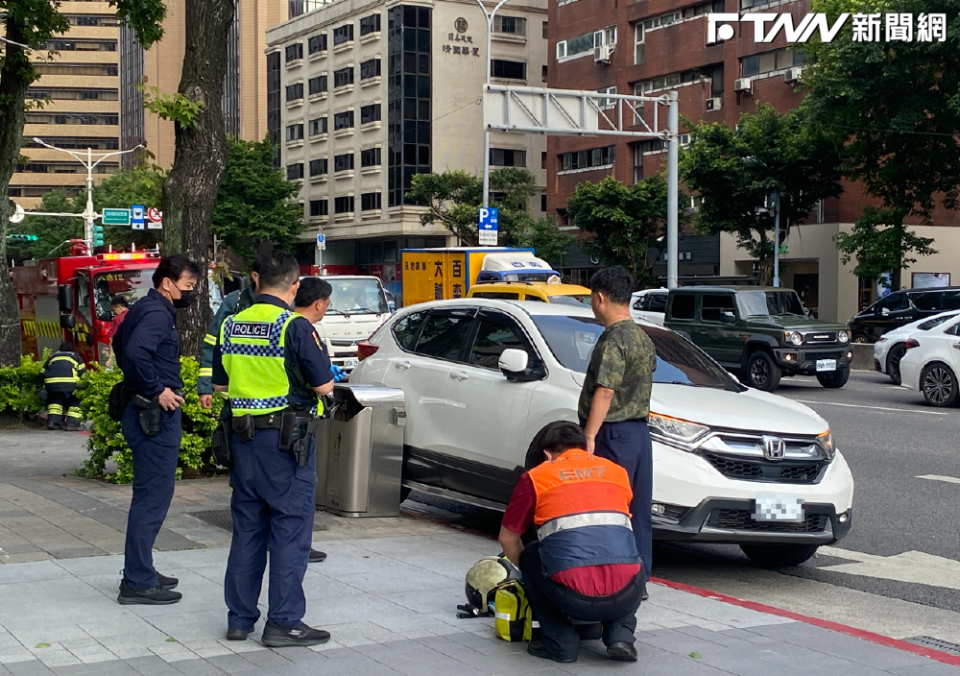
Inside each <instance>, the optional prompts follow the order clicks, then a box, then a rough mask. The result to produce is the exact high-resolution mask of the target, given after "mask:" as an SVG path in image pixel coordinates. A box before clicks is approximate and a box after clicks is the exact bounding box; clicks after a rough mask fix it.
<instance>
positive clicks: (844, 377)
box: [817, 368, 850, 390]
mask: <svg viewBox="0 0 960 676" xmlns="http://www.w3.org/2000/svg"><path fill="white" fill-rule="evenodd" d="M817 380H819V381H820V384H821V385H823V386H824V387H826V388H829V389H831V390H835V389H838V388H840V387H843V386H844V385H846V384H847V381H848V380H850V369H849V368H845V369H843V370H842V371H834V372H833V373H818V374H817Z"/></svg>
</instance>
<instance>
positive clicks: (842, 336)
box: [837, 331, 882, 343]
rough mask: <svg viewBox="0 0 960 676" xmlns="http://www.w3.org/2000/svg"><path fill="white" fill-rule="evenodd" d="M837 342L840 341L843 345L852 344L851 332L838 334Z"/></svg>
mask: <svg viewBox="0 0 960 676" xmlns="http://www.w3.org/2000/svg"><path fill="white" fill-rule="evenodd" d="M837 340H839V341H840V342H841V343H849V342H850V332H849V331H841V332H840V333H838V334H837ZM881 340H882V338H881Z"/></svg>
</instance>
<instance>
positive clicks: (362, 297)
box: [325, 277, 390, 315]
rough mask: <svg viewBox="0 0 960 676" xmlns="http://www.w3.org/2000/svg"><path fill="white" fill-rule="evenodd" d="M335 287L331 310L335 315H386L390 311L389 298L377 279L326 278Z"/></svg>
mask: <svg viewBox="0 0 960 676" xmlns="http://www.w3.org/2000/svg"><path fill="white" fill-rule="evenodd" d="M325 279H326V280H327V281H328V282H330V285H331V286H332V287H333V293H331V294H330V309H329V310H327V311H328V312H329V313H330V314H334V315H356V314H381V315H382V314H386V313H388V312H389V311H390V308H389V307H388V306H387V297H386V295H385V294H384V292H383V287H381V286H380V282H379V280H376V279H337V278H336V277H326V278H325Z"/></svg>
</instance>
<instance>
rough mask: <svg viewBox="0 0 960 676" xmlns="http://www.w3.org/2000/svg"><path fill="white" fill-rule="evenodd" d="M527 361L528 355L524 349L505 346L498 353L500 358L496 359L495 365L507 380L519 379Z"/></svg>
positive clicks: (528, 360) (528, 359)
mask: <svg viewBox="0 0 960 676" xmlns="http://www.w3.org/2000/svg"><path fill="white" fill-rule="evenodd" d="M529 363H530V355H528V354H527V352H526V350H517V349H515V348H507V349H506V350H504V351H503V352H501V353H500V359H499V360H497V366H499V367H500V372H501V373H503V375H505V376H506V377H507V380H520V379H521V377H522V376H523V372H524V371H526V370H527V364H529Z"/></svg>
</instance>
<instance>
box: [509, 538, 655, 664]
mask: <svg viewBox="0 0 960 676" xmlns="http://www.w3.org/2000/svg"><path fill="white" fill-rule="evenodd" d="M520 570H521V571H522V572H523V588H524V591H526V593H527V597H528V598H529V599H530V603H531V605H532V606H533V611H534V614H535V616H536V618H537V620H538V621H539V622H540V631H541V632H543V646H544V648H546V649H547V650H548V651H549V652H550V654H551V655H553V656H554V657H557V658H559V659H572V658H576V656H577V652H578V651H579V648H580V635H579V634H578V633H577V628H576V625H574V624H573V622H571V618H572V619H574V620H578V621H582V622H599V623H601V625H602V627H603V633H602V635H601V638H602V639H603V642H604V644H606V645H610V644H611V643H616V642H618V641H625V642H627V643H630V644H632V643H634V641H635V640H636V637H635V633H636V630H637V609H638V608H639V607H640V597H641V594H642V593H643V584H642V582H641V580H640V579H638V578H634V579H633V581H631V582H630V584H628V585H627V586H626V587H625V588H624V589H622V590H621V591H619V592H617V593H616V594H611V595H610V596H586V595H584V594H580V593H579V592H576V591H574V590H573V589H570V588H569V587H565V586H563V585H562V584H558V583H556V582H553V581H552V580H550V579H549V578H547V577H546V576H545V575H544V574H543V566H542V564H541V562H540V543H539V542H533V543H531V544H530V545H528V546H527V547H526V548H525V549H524V550H523V554H521V555H520ZM638 577H639V576H638Z"/></svg>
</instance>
